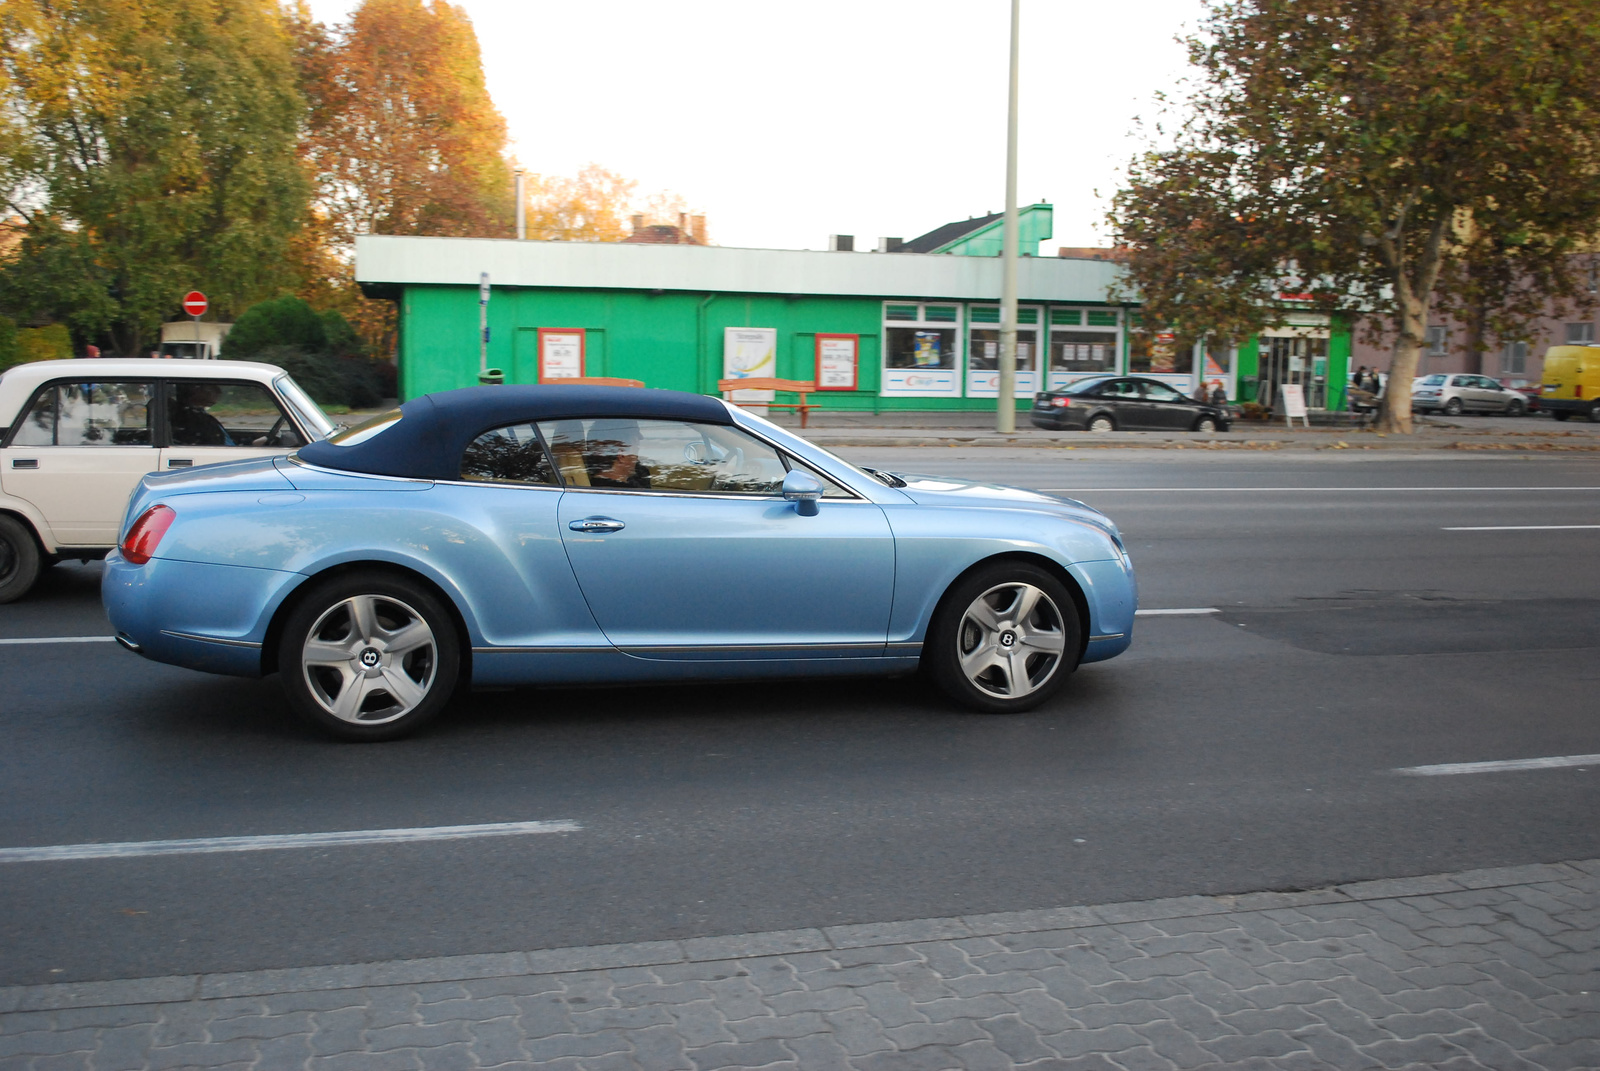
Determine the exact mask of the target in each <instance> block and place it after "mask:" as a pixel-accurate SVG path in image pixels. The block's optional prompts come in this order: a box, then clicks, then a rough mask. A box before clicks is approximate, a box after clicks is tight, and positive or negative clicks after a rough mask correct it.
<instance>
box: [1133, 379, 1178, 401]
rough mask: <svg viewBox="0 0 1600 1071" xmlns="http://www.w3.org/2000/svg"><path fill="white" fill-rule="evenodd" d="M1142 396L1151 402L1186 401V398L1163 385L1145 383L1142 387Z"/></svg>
mask: <svg viewBox="0 0 1600 1071" xmlns="http://www.w3.org/2000/svg"><path fill="white" fill-rule="evenodd" d="M1144 396H1145V397H1146V398H1149V399H1150V400H1151V401H1153V402H1183V401H1188V399H1187V398H1185V397H1184V396H1183V395H1181V394H1179V393H1178V392H1177V391H1176V390H1175V389H1173V388H1172V387H1169V386H1167V385H1166V384H1165V383H1146V384H1145V385H1144Z"/></svg>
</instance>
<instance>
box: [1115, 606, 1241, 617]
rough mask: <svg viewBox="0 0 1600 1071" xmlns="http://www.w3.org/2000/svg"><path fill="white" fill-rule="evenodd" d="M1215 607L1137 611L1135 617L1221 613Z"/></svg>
mask: <svg viewBox="0 0 1600 1071" xmlns="http://www.w3.org/2000/svg"><path fill="white" fill-rule="evenodd" d="M1221 612H1222V611H1220V610H1218V609H1217V608H1216V607H1215V606H1179V607H1174V608H1172V609H1169V610H1135V611H1134V612H1133V616H1135V617H1200V616H1202V615H1204V614H1216V613H1221Z"/></svg>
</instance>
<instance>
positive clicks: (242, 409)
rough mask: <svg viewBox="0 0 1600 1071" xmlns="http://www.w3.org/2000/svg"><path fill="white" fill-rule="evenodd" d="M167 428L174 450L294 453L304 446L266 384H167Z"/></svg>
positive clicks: (187, 381) (192, 381)
mask: <svg viewBox="0 0 1600 1071" xmlns="http://www.w3.org/2000/svg"><path fill="white" fill-rule="evenodd" d="M167 428H168V430H169V432H170V433H171V436H172V438H171V442H172V445H173V446H257V447H283V448H287V449H291V450H292V449H294V448H295V447H297V446H304V445H305V440H304V439H302V438H301V437H300V433H299V432H298V431H296V430H295V426H294V423H293V422H292V421H290V419H289V417H288V414H286V413H285V412H284V411H283V409H282V407H281V406H279V404H278V400H277V399H276V398H274V397H273V395H272V392H271V391H270V390H268V389H267V387H266V385H265V384H261V383H248V382H239V381H236V380H217V379H179V380H174V381H171V382H169V383H168V384H167Z"/></svg>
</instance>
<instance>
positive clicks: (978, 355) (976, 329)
mask: <svg viewBox="0 0 1600 1071" xmlns="http://www.w3.org/2000/svg"><path fill="white" fill-rule="evenodd" d="M1039 312H1040V310H1039V309H1037V308H1026V307H1025V308H1019V309H1017V379H1016V386H1015V393H1016V396H1017V397H1018V398H1025V397H1031V396H1032V395H1033V394H1034V392H1035V391H1037V390H1038V389H1039V321H1040V319H1041V317H1040V315H1039ZM967 324H968V326H967V396H968V397H974V398H992V397H994V396H995V395H996V394H997V393H998V392H999V390H1000V307H999V306H998V305H968V306H967Z"/></svg>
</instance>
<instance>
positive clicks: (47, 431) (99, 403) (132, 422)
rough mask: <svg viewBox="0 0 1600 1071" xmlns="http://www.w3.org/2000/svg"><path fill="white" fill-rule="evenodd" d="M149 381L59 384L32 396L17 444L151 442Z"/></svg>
mask: <svg viewBox="0 0 1600 1071" xmlns="http://www.w3.org/2000/svg"><path fill="white" fill-rule="evenodd" d="M150 392H151V385H150V384H149V383H58V384H56V385H55V386H53V387H46V388H45V389H44V390H42V391H40V392H39V394H38V396H37V397H36V398H34V401H33V404H32V405H31V406H29V407H28V412H27V413H26V414H25V415H24V416H23V417H22V419H21V420H20V421H18V423H17V431H16V434H15V436H14V437H13V438H12V440H11V445H13V446H149V445H150V444H151V441H152V440H151V438H150Z"/></svg>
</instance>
